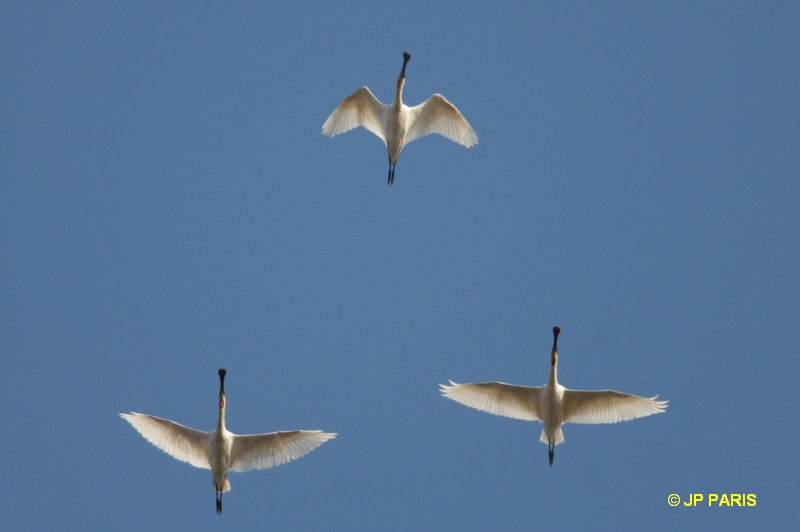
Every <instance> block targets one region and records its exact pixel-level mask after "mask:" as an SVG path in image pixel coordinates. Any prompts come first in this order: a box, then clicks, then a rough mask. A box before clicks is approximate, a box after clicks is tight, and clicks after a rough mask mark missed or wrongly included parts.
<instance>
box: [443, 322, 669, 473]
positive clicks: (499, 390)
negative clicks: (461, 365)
mask: <svg viewBox="0 0 800 532" xmlns="http://www.w3.org/2000/svg"><path fill="white" fill-rule="evenodd" d="M559 332H561V329H559V328H558V327H553V351H552V353H551V355H550V379H549V380H548V381H547V384H545V385H544V386H517V385H514V384H505V383H503V382H475V383H471V384H458V383H455V382H453V381H450V385H447V384H440V385H439V388H440V391H441V393H442V395H443V396H444V397H447V398H448V399H452V400H453V401H455V402H457V403H461V404H462V405H466V406H469V407H471V408H474V409H476V410H481V411H483V412H489V413H490V414H496V415H498V416H505V417H510V418H514V419H524V420H528V421H541V422H542V424H543V425H544V428H543V429H542V435H541V436H540V437H539V441H540V442H542V443H546V444H547V447H548V448H547V450H548V455H549V459H550V466H551V467H552V466H553V457H554V454H555V453H554V448H555V446H556V445H558V444H559V443H564V434H563V433H562V432H561V426H562V425H563V424H564V423H591V424H597V423H618V422H620V421H628V420H631V419H636V418H637V417H644V416H649V415H650V414H659V413H661V412H664V411H665V410H666V408H667V403H668V402H669V401H657V400H656V399H657V398H658V396H657V395H656V396H655V397H650V398H647V397H638V396H636V395H630V394H627V393H621V392H615V391H613V390H596V391H595V390H593V391H587V390H570V389H568V388H564V387H563V386H561V385H560V384H559V383H558V381H557V380H556V369H557V366H558V345H557V343H558V333H559Z"/></svg>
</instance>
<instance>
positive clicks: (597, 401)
mask: <svg viewBox="0 0 800 532" xmlns="http://www.w3.org/2000/svg"><path fill="white" fill-rule="evenodd" d="M657 399H658V396H657V395H656V396H655V397H639V396H637V395H630V394H627V393H622V392H615V391H613V390H596V391H587V390H569V389H567V390H564V399H563V401H564V406H563V410H562V420H563V422H564V423H591V424H597V423H619V422H620V421H628V420H631V419H636V418H637V417H644V416H649V415H651V414H660V413H661V412H664V411H666V409H667V403H668V402H669V401H658V400H657Z"/></svg>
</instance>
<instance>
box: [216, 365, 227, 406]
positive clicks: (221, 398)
mask: <svg viewBox="0 0 800 532" xmlns="http://www.w3.org/2000/svg"><path fill="white" fill-rule="evenodd" d="M217 373H219V407H220V408H225V375H227V373H228V371H227V370H226V369H225V368H220V370H219V371H218V372H217Z"/></svg>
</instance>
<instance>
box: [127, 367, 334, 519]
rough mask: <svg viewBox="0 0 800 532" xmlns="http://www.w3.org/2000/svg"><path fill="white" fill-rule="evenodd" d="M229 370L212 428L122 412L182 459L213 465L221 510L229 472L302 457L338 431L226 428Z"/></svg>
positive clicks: (222, 374) (147, 436)
mask: <svg viewBox="0 0 800 532" xmlns="http://www.w3.org/2000/svg"><path fill="white" fill-rule="evenodd" d="M225 374H226V371H225V370H224V369H220V370H219V418H218V421H217V428H216V429H214V430H213V431H211V432H203V431H201V430H195V429H192V428H189V427H185V426H183V425H179V424H178V423H175V422H174V421H170V420H169V419H162V418H160V417H156V416H149V415H147V414H139V413H138V412H131V413H130V414H120V417H122V418H123V419H124V420H125V421H127V422H128V423H130V424H131V425H133V428H135V429H136V430H137V431H138V432H139V434H141V435H142V436H143V437H144V439H146V440H147V441H149V442H150V443H152V444H153V445H155V446H156V447H158V448H159V449H161V450H162V451H164V452H165V453H167V454H168V455H170V456H172V457H173V458H175V459H177V460H180V461H181V462H188V463H189V464H190V465H193V466H194V467H199V468H202V469H210V470H211V474H212V476H213V482H214V486H213V487H214V492H215V493H216V502H217V513H218V514H220V513H222V494H223V493H224V492H226V491H230V489H231V484H230V482H229V481H228V471H236V472H237V473H243V472H245V471H249V470H251V469H266V468H268V467H274V466H279V465H282V464H285V463H286V462H289V461H291V460H295V459H297V458H300V457H301V456H303V455H305V454H307V453H309V452H311V451H313V450H314V449H316V448H317V447H319V446H320V445H322V444H323V443H325V442H326V441H328V440H330V439H332V438H335V437H336V434H335V433H330V432H320V431H318V430H292V431H288V432H271V433H269V434H252V435H246V436H241V435H238V434H234V433H232V432H228V429H226V428H225Z"/></svg>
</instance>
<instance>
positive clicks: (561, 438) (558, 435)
mask: <svg viewBox="0 0 800 532" xmlns="http://www.w3.org/2000/svg"><path fill="white" fill-rule="evenodd" d="M539 441H540V442H542V443H544V444H545V445H549V444H550V440H548V439H547V432H545V430H544V429H542V435H541V436H539ZM561 443H564V433H563V432H561V427H558V430H557V431H556V441H555V442H553V444H554V445H558V444H561Z"/></svg>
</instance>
